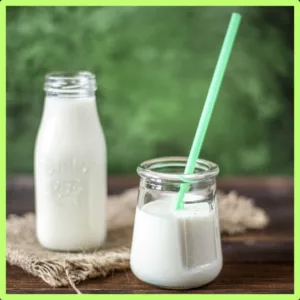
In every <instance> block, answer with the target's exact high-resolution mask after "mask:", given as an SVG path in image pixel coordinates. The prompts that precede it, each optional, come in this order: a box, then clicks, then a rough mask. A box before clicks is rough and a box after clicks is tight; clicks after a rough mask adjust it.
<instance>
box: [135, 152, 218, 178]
mask: <svg viewBox="0 0 300 300" xmlns="http://www.w3.org/2000/svg"><path fill="white" fill-rule="evenodd" d="M187 161H188V158H187V157H179V156H173V157H161V158H155V159H151V160H147V161H144V162H143V163H141V164H140V165H139V166H138V168H137V173H138V174H139V175H140V176H141V177H144V178H147V179H152V180H165V181H172V182H177V183H195V182H199V181H203V180H208V179H211V178H214V177H216V176H217V175H218V174H219V167H218V165H217V164H215V163H213V162H210V161H208V160H204V159H198V160H197V162H196V167H195V171H194V173H193V174H184V169H185V166H186V164H187Z"/></svg>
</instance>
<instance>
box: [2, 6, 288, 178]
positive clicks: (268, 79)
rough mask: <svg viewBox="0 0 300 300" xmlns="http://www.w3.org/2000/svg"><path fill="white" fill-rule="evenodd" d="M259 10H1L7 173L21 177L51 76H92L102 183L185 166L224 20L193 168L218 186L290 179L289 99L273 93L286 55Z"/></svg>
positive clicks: (283, 76) (284, 76)
mask: <svg viewBox="0 0 300 300" xmlns="http://www.w3.org/2000/svg"><path fill="white" fill-rule="evenodd" d="M266 9H267V8H266ZM266 9H263V8H249V7H248V8H247V7H245V8H240V7H237V8H234V9H233V8H231V7H222V8H221V7H219V8H218V7H197V8H195V7H168V8H167V7H159V8H158V7H22V8H17V7H10V8H8V11H7V171H8V172H9V173H10V172H32V170H33V149H34V141H35V136H36V132H37V129H38V126H39V122H40V118H41V113H42V109H43V98H44V92H43V81H44V75H45V74H46V73H48V72H52V71H74V70H87V71H91V72H93V73H95V74H96V76H97V84H98V91H97V99H98V109H99V114H100V118H101V123H102V125H103V128H104V131H105V135H106V140H107V147H108V167H109V173H134V172H135V168H136V165H137V164H138V163H140V162H141V161H143V160H146V159H150V158H154V157H158V156H170V155H180V156H187V155H188V153H189V148H190V145H191V142H192V139H193V136H194V132H195V129H196V126H197V123H198V120H199V116H200V114H201V109H202V107H203V103H204V100H205V97H206V93H207V90H208V87H209V83H210V80H211V77H212V73H213V70H214V67H215V63H216V60H217V57H218V54H219V50H220V47H221V45H222V41H223V37H224V34H225V31H226V27H227V24H228V21H229V18H230V14H231V12H232V11H233V10H235V11H240V12H241V13H242V14H243V20H242V23H241V27H240V30H239V33H238V37H237V40H236V44H235V46H234V49H233V53H232V56H231V58H230V61H229V65H228V68H227V71H226V75H225V77H224V81H223V84H222V87H221V90H220V94H219V97H218V101H217V104H216V107H215V111H214V113H213V116H212V119H211V124H210V126H209V129H208V132H207V136H206V140H205V143H204V147H203V150H202V153H201V157H203V158H206V159H208V160H211V161H214V162H217V163H218V164H219V165H220V168H221V174H222V175H254V174H255V175H259V174H275V175H281V174H283V175H284V174H290V175H291V174H292V172H293V161H292V152H293V119H292V113H291V109H290V106H291V105H290V103H291V99H287V97H288V96H287V95H286V94H285V92H284V91H283V88H282V85H281V82H282V81H283V80H284V81H285V82H288V81H292V76H293V75H292V67H291V66H292V59H293V54H292V50H291V49H290V48H289V47H288V45H286V43H284V42H283V37H284V35H285V34H286V33H285V32H282V31H280V30H279V29H278V28H276V27H274V26H273V25H272V24H271V23H270V22H268V21H267V20H265V17H264V16H265V13H266ZM277 17H278V18H279V19H280V22H281V23H282V24H283V25H286V24H288V23H289V22H290V21H289V20H288V15H286V14H285V13H281V12H279V13H278V16H277Z"/></svg>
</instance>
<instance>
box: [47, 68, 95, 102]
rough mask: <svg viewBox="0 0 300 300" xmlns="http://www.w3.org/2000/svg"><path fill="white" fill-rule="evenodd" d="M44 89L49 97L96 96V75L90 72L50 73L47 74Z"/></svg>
mask: <svg viewBox="0 0 300 300" xmlns="http://www.w3.org/2000/svg"><path fill="white" fill-rule="evenodd" d="M44 90H45V92H46V97H47V98H56V97H57V98H68V99H69V98H86V97H95V91H96V79H95V75H94V74H92V73H90V72H72V73H67V72H57V73H50V74H47V75H46V78H45V85H44Z"/></svg>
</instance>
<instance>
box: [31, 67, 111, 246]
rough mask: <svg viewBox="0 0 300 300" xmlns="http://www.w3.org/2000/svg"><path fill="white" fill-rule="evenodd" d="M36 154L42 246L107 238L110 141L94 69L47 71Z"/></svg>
mask: <svg viewBox="0 0 300 300" xmlns="http://www.w3.org/2000/svg"><path fill="white" fill-rule="evenodd" d="M44 87H45V92H46V98H45V103H44V110H43V116H42V120H41V124H40V127H39V131H38V135H37V139H36V145H35V158H34V173H35V209H36V231H37V237H38V240H39V242H40V243H41V245H42V246H44V247H46V248H49V249H54V250H62V251H81V250H88V249H94V248H97V247H98V246H100V245H101V244H102V243H103V242H104V240H105V237H106V196H107V191H106V190H107V187H106V176H107V175H106V144H105V138H104V135H103V131H102V128H101V124H100V121H99V117H98V113H97V108H96V98H95V90H96V81H95V76H94V75H93V74H92V73H89V72H78V73H63V72H62V73H51V74H48V75H46V81H45V86H44Z"/></svg>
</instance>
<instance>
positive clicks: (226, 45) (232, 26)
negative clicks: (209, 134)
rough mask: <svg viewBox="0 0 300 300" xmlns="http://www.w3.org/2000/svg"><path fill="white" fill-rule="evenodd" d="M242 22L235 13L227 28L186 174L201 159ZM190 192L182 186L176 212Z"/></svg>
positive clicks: (187, 185)
mask: <svg viewBox="0 0 300 300" xmlns="http://www.w3.org/2000/svg"><path fill="white" fill-rule="evenodd" d="M240 22H241V15H240V14H238V13H233V14H232V15H231V19H230V22H229V25H228V28H227V32H226V36H225V39H224V42H223V45H222V49H221V52H220V55H219V58H218V62H217V65H216V68H215V71H214V75H213V78H212V81H211V84H210V87H209V90H208V93H207V97H206V100H205V104H204V107H203V111H202V114H201V117H200V120H199V124H198V128H197V131H196V134H195V137H194V141H193V144H192V148H191V150H190V154H189V158H188V161H187V164H186V167H185V170H184V174H193V173H194V170H195V166H196V161H197V159H198V157H199V154H200V150H201V147H202V144H203V140H204V137H205V133H206V130H207V127H208V124H209V120H210V117H211V114H212V111H213V108H214V105H215V102H216V99H217V96H218V92H219V89H220V86H221V83H222V79H223V77H224V73H225V69H226V66H227V63H228V60H229V56H230V53H231V50H232V47H233V44H234V40H235V37H236V34H237V31H238V28H239V25H240ZM188 190H189V184H188V183H183V184H181V187H180V190H179V193H178V196H177V201H176V208H175V209H176V210H179V209H183V206H184V201H183V200H184V195H185V193H186V192H187V191H188Z"/></svg>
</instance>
